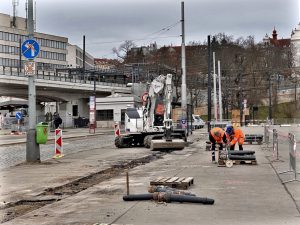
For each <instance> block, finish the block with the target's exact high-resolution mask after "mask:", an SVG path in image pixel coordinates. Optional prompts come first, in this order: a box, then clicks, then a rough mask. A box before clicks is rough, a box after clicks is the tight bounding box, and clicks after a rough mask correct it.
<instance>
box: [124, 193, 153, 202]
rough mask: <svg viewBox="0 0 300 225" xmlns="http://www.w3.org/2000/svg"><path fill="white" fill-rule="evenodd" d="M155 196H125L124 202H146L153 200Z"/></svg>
mask: <svg viewBox="0 0 300 225" xmlns="http://www.w3.org/2000/svg"><path fill="white" fill-rule="evenodd" d="M152 199H153V194H137V195H125V196H123V200H124V201H145V200H152Z"/></svg>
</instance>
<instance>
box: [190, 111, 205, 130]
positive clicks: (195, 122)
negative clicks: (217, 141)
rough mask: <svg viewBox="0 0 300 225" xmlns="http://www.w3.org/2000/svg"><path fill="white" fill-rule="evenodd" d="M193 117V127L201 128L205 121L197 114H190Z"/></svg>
mask: <svg viewBox="0 0 300 225" xmlns="http://www.w3.org/2000/svg"><path fill="white" fill-rule="evenodd" d="M192 117H193V127H194V128H195V129H199V128H203V127H204V125H205V122H204V121H203V120H202V119H201V118H200V116H199V115H194V114H193V115H192Z"/></svg>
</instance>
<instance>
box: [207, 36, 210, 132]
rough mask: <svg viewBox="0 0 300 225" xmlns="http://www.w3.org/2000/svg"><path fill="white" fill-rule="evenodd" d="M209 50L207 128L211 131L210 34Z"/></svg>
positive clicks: (208, 38)
mask: <svg viewBox="0 0 300 225" xmlns="http://www.w3.org/2000/svg"><path fill="white" fill-rule="evenodd" d="M207 50H208V60H207V62H208V74H207V125H208V126H207V129H208V132H210V122H211V42H210V35H208V36H207Z"/></svg>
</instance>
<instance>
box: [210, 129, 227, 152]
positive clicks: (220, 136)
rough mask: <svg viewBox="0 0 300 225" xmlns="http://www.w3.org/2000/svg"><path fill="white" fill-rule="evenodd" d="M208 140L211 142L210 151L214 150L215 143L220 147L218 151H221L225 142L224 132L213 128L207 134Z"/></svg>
mask: <svg viewBox="0 0 300 225" xmlns="http://www.w3.org/2000/svg"><path fill="white" fill-rule="evenodd" d="M209 140H210V142H211V147H212V149H211V150H213V151H214V150H216V143H217V144H219V145H220V150H222V149H223V144H225V143H226V142H227V137H226V134H225V131H224V130H223V129H222V128H220V127H214V128H213V129H211V130H210V132H209Z"/></svg>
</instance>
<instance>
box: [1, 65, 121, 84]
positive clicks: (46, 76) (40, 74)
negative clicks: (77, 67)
mask: <svg viewBox="0 0 300 225" xmlns="http://www.w3.org/2000/svg"><path fill="white" fill-rule="evenodd" d="M1 67H2V68H1ZM23 71H24V70H23ZM1 75H9V76H17V77H26V76H25V74H24V72H21V73H20V72H19V71H18V70H17V68H12V67H3V66H0V76H1ZM98 78H99V79H98ZM36 79H42V80H52V81H62V82H70V83H82V84H90V85H93V84H94V79H93V78H92V77H91V76H89V77H84V76H76V75H72V74H67V73H55V72H54V71H47V70H46V71H41V70H37V74H36ZM96 85H103V86H111V87H126V84H125V81H123V80H122V81H120V80H115V81H114V80H112V79H109V78H107V80H101V79H100V76H99V77H97V80H96Z"/></svg>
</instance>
